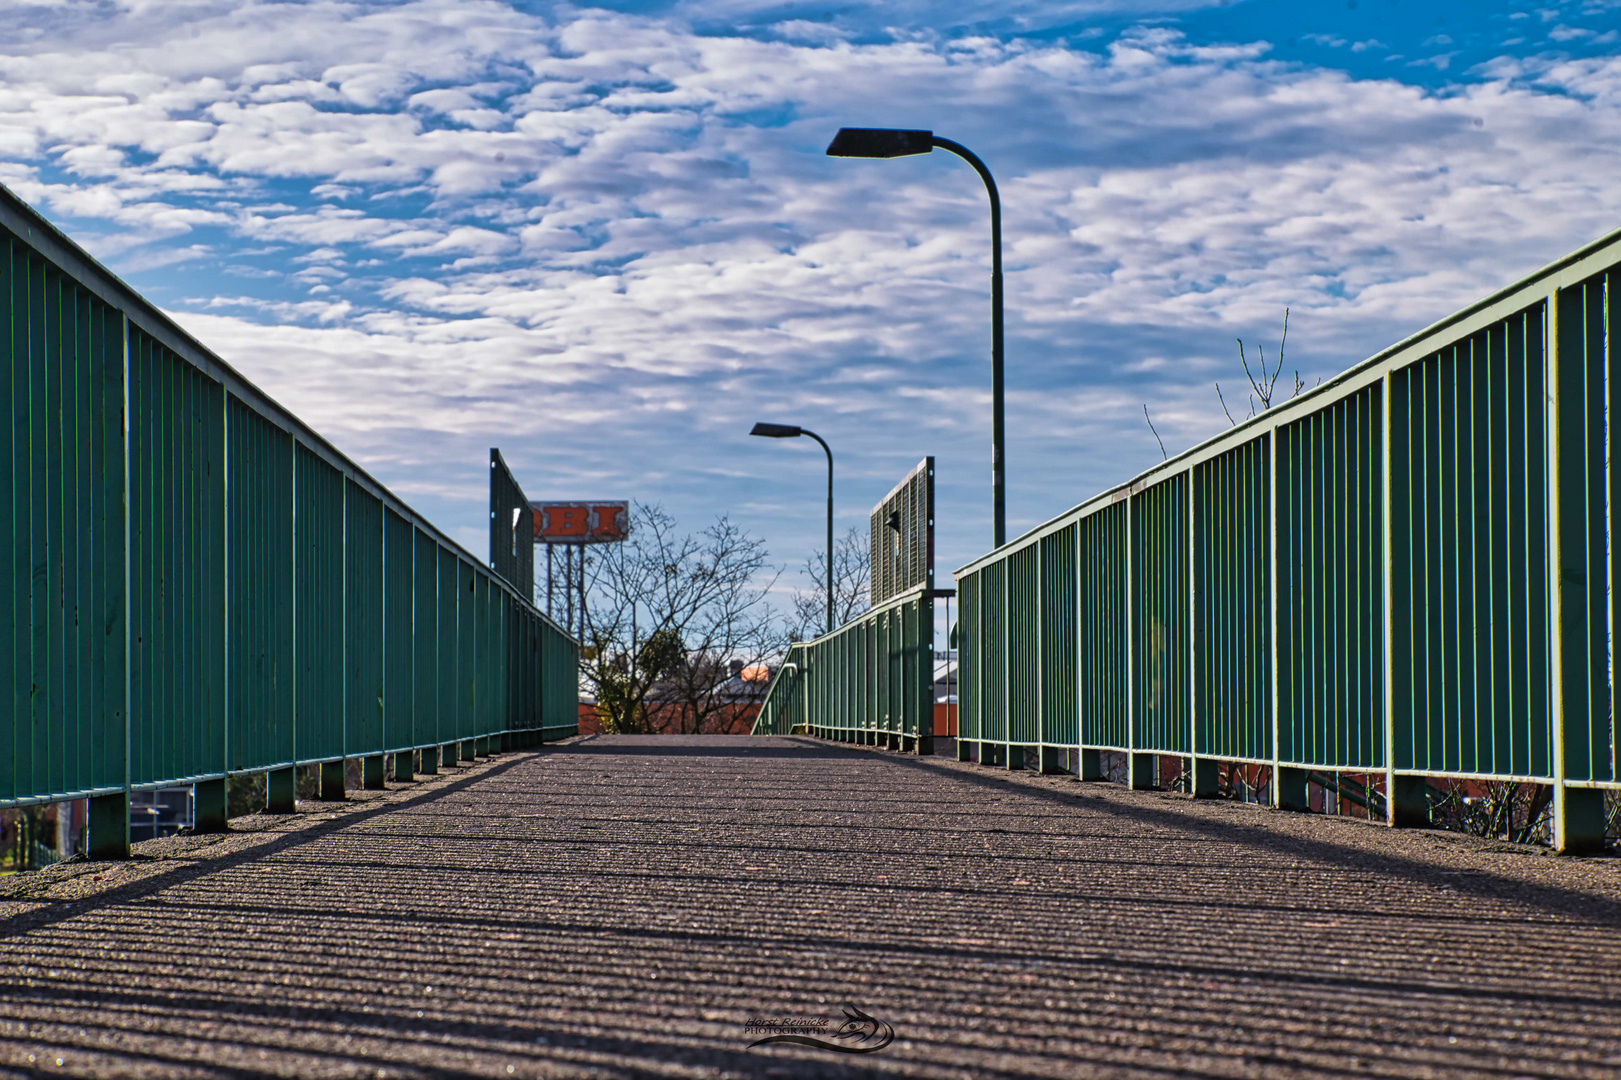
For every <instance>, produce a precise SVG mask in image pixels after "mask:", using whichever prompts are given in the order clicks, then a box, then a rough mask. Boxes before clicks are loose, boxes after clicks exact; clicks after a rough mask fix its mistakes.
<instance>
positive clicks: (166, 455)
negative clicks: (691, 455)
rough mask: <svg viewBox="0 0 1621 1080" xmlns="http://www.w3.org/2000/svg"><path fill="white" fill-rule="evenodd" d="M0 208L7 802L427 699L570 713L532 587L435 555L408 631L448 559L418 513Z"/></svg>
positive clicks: (508, 714) (489, 729)
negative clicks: (515, 591)
mask: <svg viewBox="0 0 1621 1080" xmlns="http://www.w3.org/2000/svg"><path fill="white" fill-rule="evenodd" d="M0 213H3V214H4V215H6V217H7V220H8V221H16V220H19V219H20V220H23V221H25V222H31V224H30V225H29V228H27V229H26V230H24V232H26V233H27V236H28V237H29V238H25V237H24V235H23V233H20V232H16V231H8V230H7V229H3V228H0V412H3V413H5V414H7V415H8V416H9V419H10V421H11V431H10V436H9V437H8V438H6V439H3V440H0V471H4V473H5V474H6V475H7V476H8V477H9V478H10V481H11V483H10V487H9V493H8V495H7V496H6V497H5V498H4V499H0V567H3V570H0V672H3V674H4V675H5V676H7V677H9V682H8V683H7V684H6V685H9V686H10V688H11V690H10V694H9V696H8V697H7V700H6V707H5V708H4V709H0V751H4V752H0V804H8V803H14V802H16V801H19V800H29V801H31V800H37V799H44V798H65V797H82V796H83V795H84V794H86V793H87V792H91V791H95V792H102V791H105V790H107V789H114V790H116V789H118V788H121V787H123V786H124V785H125V784H128V783H133V784H157V783H170V782H172V783H186V782H190V781H193V780H195V779H198V778H202V777H211V776H218V775H219V774H220V773H221V772H223V771H226V770H227V769H232V770H253V769H263V768H268V767H274V766H282V765H285V764H287V763H289V762H291V761H293V760H310V759H312V758H326V757H335V756H337V755H338V754H344V753H370V752H376V751H377V750H379V749H385V748H386V749H400V748H403V746H409V745H411V744H412V743H413V742H415V741H416V734H417V729H418V728H419V727H421V728H427V727H433V728H435V729H437V721H438V718H439V715H440V714H441V713H444V714H453V715H454V717H455V721H456V724H458V725H459V727H458V730H466V731H467V732H468V733H470V734H477V735H485V734H495V733H498V732H499V731H501V730H504V729H505V728H507V727H508V726H510V725H511V724H513V723H514V721H515V720H517V719H519V717H518V715H517V713H518V712H521V713H522V716H521V719H522V720H523V722H525V723H527V724H530V725H538V724H540V723H541V722H542V720H543V718H542V715H541V710H542V707H543V706H544V708H545V709H546V710H547V712H548V716H549V719H550V720H551V721H552V723H551V724H550V725H549V729H550V730H549V733H550V734H554V735H561V734H567V733H571V732H572V731H573V730H575V729H576V728H577V718H576V710H575V699H576V694H577V690H576V687H577V680H576V678H575V668H576V665H577V657H578V650H577V647H576V646H575V643H574V642H573V641H572V640H571V639H570V638H568V637H567V635H566V634H564V633H562V632H561V631H559V630H558V629H557V628H555V627H553V626H551V625H550V624H549V623H546V622H544V620H542V619H541V617H540V616H539V615H538V613H536V612H535V611H534V609H533V608H532V606H530V605H529V604H528V603H527V597H525V598H523V599H522V600H520V599H518V598H515V597H513V596H512V595H511V594H510V593H508V592H507V591H506V590H505V588H504V587H498V586H497V585H496V584H494V582H495V579H494V578H493V577H492V575H491V573H490V572H489V570H488V569H486V568H484V567H481V566H476V565H474V564H472V563H470V562H466V561H462V560H461V557H460V555H459V554H458V553H456V552H453V551H451V549H450V548H449V547H448V546H447V547H445V549H444V555H443V556H441V557H440V558H443V559H446V560H448V562H449V563H450V564H451V569H449V570H448V571H447V582H449V585H448V586H447V587H446V588H445V589H443V590H441V589H439V587H438V582H437V581H434V582H433V586H434V587H433V589H432V595H431V596H425V597H424V598H423V599H424V606H423V610H422V612H421V615H422V623H423V625H422V627H421V632H419V627H418V625H417V624H418V614H419V612H418V599H419V597H418V595H417V594H418V592H419V591H421V590H422V588H423V587H424V586H425V584H426V583H427V579H429V578H435V577H436V576H437V573H438V567H437V566H436V562H437V561H439V560H438V559H436V558H434V557H425V558H424V559H423V560H422V561H421V563H420V564H419V562H418V559H417V558H416V555H417V552H416V551H415V548H416V546H417V540H418V536H417V533H418V531H419V530H418V529H417V527H416V526H415V525H414V524H413V522H412V521H411V519H410V516H409V511H407V510H406V509H405V508H404V507H403V505H402V504H397V503H390V499H391V496H388V495H386V493H384V494H383V495H381V496H379V495H378V494H377V493H375V491H373V490H372V481H371V480H370V479H369V478H365V477H363V476H362V474H360V473H359V472H358V470H353V471H351V467H349V466H347V465H341V464H339V463H340V462H341V461H342V459H341V457H340V456H338V455H336V454H335V453H334V452H332V451H331V449H330V448H329V447H326V446H325V445H324V444H322V443H321V441H320V440H319V437H318V436H315V435H314V434H313V433H311V432H309V431H308V430H307V429H306V428H303V427H302V426H301V425H300V424H299V423H298V422H297V421H296V419H294V418H292V417H290V416H288V415H287V414H285V413H284V412H282V411H280V410H279V409H278V408H277V407H276V406H274V405H273V404H272V403H270V402H268V401H267V400H266V399H264V398H263V397H262V396H261V395H259V394H258V392H257V391H256V390H254V389H253V388H252V387H251V386H248V385H247V384H245V383H243V382H242V381H241V380H240V379H239V377H237V376H236V375H235V374H234V373H231V372H230V371H229V369H227V368H225V367H224V366H223V365H221V364H219V363H218V361H217V360H215V359H213V358H211V357H210V356H208V354H207V353H206V351H205V350H203V349H202V348H201V347H200V346H197V345H196V344H195V343H194V342H191V341H190V339H188V338H187V336H186V335H185V333H184V332H183V331H181V330H180V329H179V328H178V327H176V326H174V325H173V324H172V323H170V322H168V321H167V320H166V319H164V318H163V316H162V315H161V313H159V312H157V311H156V310H155V309H153V308H151V307H150V306H149V305H146V304H145V303H144V302H143V301H141V300H140V299H139V298H138V297H134V296H133V295H132V294H130V293H128V292H127V290H126V289H125V288H124V287H123V286H122V285H121V284H120V283H118V282H117V281H116V279H114V278H112V277H111V275H108V274H107V273H106V272H105V271H104V270H102V269H101V268H100V267H99V266H97V265H96V264H95V263H94V262H93V261H92V260H90V259H89V258H88V256H84V255H83V253H82V252H78V251H77V250H76V249H73V248H72V245H71V243H70V242H67V241H65V240H63V239H62V238H60V237H59V236H58V234H56V233H54V232H53V231H52V230H51V229H50V228H49V227H48V225H47V224H46V223H45V222H44V221H43V220H40V219H37V215H32V213H31V211H29V210H28V209H27V208H26V207H24V206H22V205H21V204H20V203H17V202H16V200H15V199H14V198H13V197H12V196H11V195H10V194H9V193H8V192H0ZM30 238H31V239H30ZM40 244H43V245H44V246H43V247H41V246H39V245H40ZM46 251H50V252H52V254H50V255H48V256H47V255H46V254H45V252H46ZM53 260H54V261H53ZM59 261H60V265H59ZM64 267H67V269H64ZM109 298H111V299H109ZM177 349H178V350H181V351H176V350H177ZM126 420H127V428H126ZM295 430H296V431H298V432H300V434H299V435H298V436H297V439H296V442H295V437H294V435H293V434H292V432H293V431H295ZM126 456H127V460H126ZM421 538H422V539H423V540H424V541H425V542H426V543H427V544H428V545H429V546H431V547H437V546H438V541H436V540H435V539H434V537H433V536H432V535H431V533H429V532H428V531H426V530H422V531H421ZM452 579H454V580H452ZM436 603H437V604H439V605H441V606H442V607H443V609H444V610H443V612H436V611H435V610H434V605H435V604H436ZM441 614H442V615H443V618H442V619H441V618H439V617H438V616H439V615H441ZM440 623H442V624H443V626H442V630H443V632H442V633H441V626H440ZM515 636H516V637H518V638H521V640H519V641H518V642H517V643H516V645H517V647H516V648H515V647H514V640H513V639H514V637H515ZM520 652H521V653H522V654H523V663H522V664H515V663H512V662H511V661H512V660H513V659H514V658H515V657H516V656H518V654H519V653H520ZM427 655H431V656H432V657H433V658H434V661H435V662H436V663H437V662H443V663H445V664H446V667H445V670H444V671H443V672H436V671H435V670H434V664H433V663H429V664H427V665H423V664H420V663H419V662H418V660H419V658H420V657H423V656H427ZM422 672H426V675H425V676H424V681H425V682H428V683H431V686H426V687H425V691H426V694H425V696H424V698H423V705H424V707H423V708H422V709H421V710H420V713H419V711H418V710H417V709H415V708H413V706H414V705H415V704H417V703H416V701H415V700H414V699H415V697H416V694H415V690H416V687H415V683H416V681H417V676H418V675H419V673H422ZM440 676H442V677H440ZM543 678H544V679H545V685H544V687H543V686H542V679H543ZM439 693H443V694H444V695H445V700H444V701H442V702H441V701H439V700H438V699H437V697H436V695H437V694H439ZM543 693H544V694H545V698H544V702H543V700H542V694H543ZM126 702H127V703H128V706H127V709H126ZM515 705H516V706H517V707H516V708H515ZM452 726H455V725H452ZM437 734H438V733H437V730H436V731H435V735H436V736H437ZM448 734H449V733H448V732H447V735H448ZM126 747H127V748H128V755H127V760H126Z"/></svg>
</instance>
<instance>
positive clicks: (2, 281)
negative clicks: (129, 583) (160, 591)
mask: <svg viewBox="0 0 1621 1080" xmlns="http://www.w3.org/2000/svg"><path fill="white" fill-rule="evenodd" d="M123 384H124V378H123V339H122V323H121V319H120V318H119V316H118V314H117V313H116V312H115V311H113V310H112V309H110V308H109V307H107V305H105V304H104V303H102V302H101V301H100V300H98V299H96V298H95V297H93V296H91V295H90V294H89V293H88V292H87V291H85V290H84V289H82V288H80V287H79V286H78V285H77V284H76V283H75V282H73V281H72V280H71V279H68V278H65V277H64V276H62V275H61V274H59V273H57V272H55V270H54V268H52V267H51V266H50V265H49V264H48V263H46V262H45V261H44V260H42V259H40V258H38V257H37V256H36V255H35V254H34V253H33V252H32V251H31V250H30V248H29V247H28V245H27V244H25V243H24V242H22V241H21V240H19V239H17V238H15V237H13V236H11V235H10V234H9V233H7V232H5V231H4V230H0V413H3V414H5V415H7V416H8V417H9V419H10V421H11V434H10V436H9V437H8V438H7V439H4V440H0V443H3V444H4V445H3V446H0V458H3V459H4V460H3V461H0V468H4V469H5V471H6V474H7V476H8V477H9V478H10V479H11V481H12V486H11V491H10V493H9V495H8V496H7V497H6V498H5V499H4V500H0V560H3V561H0V578H3V579H4V581H3V584H0V587H3V589H4V592H3V593H0V671H3V672H4V673H5V674H7V675H9V676H10V677H11V678H10V682H8V683H6V684H5V685H7V686H9V687H10V688H11V689H10V691H9V693H10V696H9V697H8V698H7V702H6V704H7V707H6V708H5V709H3V710H0V757H3V758H4V759H5V760H4V761H0V800H6V799H27V798H41V797H48V796H52V795H63V794H68V793H72V792H81V791H86V790H90V789H93V788H96V787H102V786H106V785H110V784H122V783H123V782H124V740H123V733H124V700H123V697H124V687H123V671H124V642H123V626H124V623H123V619H124V589H123V568H124V548H123V531H124V516H123V515H124V511H123V498H122V490H123V458H124V450H123V443H122V436H121V430H120V426H121V418H122V414H123ZM110 477H112V478H115V479H116V481H117V486H116V487H113V486H112V485H110V484H109V478H110Z"/></svg>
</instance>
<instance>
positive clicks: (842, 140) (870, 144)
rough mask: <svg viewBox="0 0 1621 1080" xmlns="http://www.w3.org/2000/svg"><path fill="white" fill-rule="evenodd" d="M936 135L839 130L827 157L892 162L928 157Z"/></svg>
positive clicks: (851, 129) (831, 143)
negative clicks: (887, 159)
mask: <svg viewBox="0 0 1621 1080" xmlns="http://www.w3.org/2000/svg"><path fill="white" fill-rule="evenodd" d="M933 149H934V132H932V131H907V130H904V129H901V128H840V129H839V133H838V134H837V135H835V136H833V141H832V142H830V143H828V144H827V156H828V157H859V158H892V157H910V156H911V155H913V154H927V153H928V152H929V151H930V150H933Z"/></svg>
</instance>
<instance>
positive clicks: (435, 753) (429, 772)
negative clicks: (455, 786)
mask: <svg viewBox="0 0 1621 1080" xmlns="http://www.w3.org/2000/svg"><path fill="white" fill-rule="evenodd" d="M445 764H446V765H449V764H450V759H449V758H446V759H445ZM420 771H421V773H422V775H423V776H438V775H439V748H438V747H437V746H424V747H423V748H422V768H421V770H420Z"/></svg>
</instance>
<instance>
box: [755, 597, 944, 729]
mask: <svg viewBox="0 0 1621 1080" xmlns="http://www.w3.org/2000/svg"><path fill="white" fill-rule="evenodd" d="M935 595H936V591H935V590H931V589H928V588H918V589H913V590H911V591H910V592H906V593H902V594H901V595H900V596H896V597H892V598H891V599H890V600H889V601H888V602H886V603H884V604H881V605H879V606H878V607H876V608H874V609H872V610H871V611H869V612H867V613H866V614H864V615H861V616H859V617H858V618H855V619H853V620H851V621H850V622H848V623H845V624H844V625H843V626H841V627H839V628H838V629H837V630H834V631H833V632H832V633H830V634H823V635H822V636H821V637H819V638H816V639H815V640H813V641H805V642H798V643H796V644H794V645H793V646H792V647H791V648H790V649H789V650H788V655H787V657H786V658H785V660H784V663H783V665H782V667H781V668H779V669H778V671H777V674H776V676H775V677H774V678H773V679H772V680H771V685H770V686H769V687H768V688H767V689H766V695H765V698H764V700H763V701H762V702H761V704H760V712H759V714H758V715H757V716H756V717H755V721H754V730H753V733H754V734H756V735H789V734H792V733H794V732H795V731H796V730H799V731H804V732H805V733H807V734H812V735H819V736H821V737H823V738H827V739H838V740H840V741H843V742H855V743H863V744H866V745H873V746H888V747H889V748H891V749H895V750H908V751H915V752H917V753H920V754H929V753H933V752H934V598H935Z"/></svg>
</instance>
